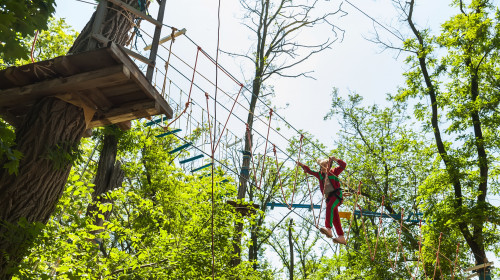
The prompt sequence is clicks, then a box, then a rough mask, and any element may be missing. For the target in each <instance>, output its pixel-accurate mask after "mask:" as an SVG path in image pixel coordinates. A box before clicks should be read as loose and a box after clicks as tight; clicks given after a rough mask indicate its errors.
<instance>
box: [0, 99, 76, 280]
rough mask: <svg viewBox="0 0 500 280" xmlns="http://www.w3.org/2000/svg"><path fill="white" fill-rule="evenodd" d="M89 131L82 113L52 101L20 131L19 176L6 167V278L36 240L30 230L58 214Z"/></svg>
mask: <svg viewBox="0 0 500 280" xmlns="http://www.w3.org/2000/svg"><path fill="white" fill-rule="evenodd" d="M84 131H85V120H84V117H83V111H82V109H80V108H78V107H75V106H73V105H71V104H68V103H66V102H64V101H61V100H59V99H57V98H50V97H49V98H44V99H42V100H40V101H39V102H38V103H37V104H35V105H34V106H33V108H32V110H31V111H30V112H29V114H28V115H27V116H26V118H25V120H24V122H23V124H22V125H21V127H19V128H18V129H17V131H16V140H17V147H16V148H17V149H18V150H19V151H21V152H22V153H23V155H24V157H23V159H22V160H21V162H20V164H19V171H18V174H17V175H9V174H8V172H7V170H6V169H0V205H1V206H0V221H1V224H0V279H10V277H11V274H12V270H13V269H15V268H16V267H17V265H18V264H19V262H20V261H21V259H22V258H23V257H24V255H25V254H26V252H27V249H28V248H29V246H30V244H31V243H32V241H33V240H34V238H35V237H36V235H37V231H36V230H34V229H33V228H31V229H30V228H26V227H33V226H34V224H33V223H42V224H45V223H46V222H47V221H48V219H49V218H50V215H51V214H52V212H53V211H54V209H55V206H56V203H57V201H58V200H59V198H60V197H61V195H62V193H63V190H64V186H65V184H66V180H67V178H68V175H69V171H70V170H71V165H72V162H71V160H70V158H71V155H73V154H74V153H75V152H76V149H77V148H78V144H79V142H80V139H81V137H82V135H83V132H84ZM68 156H69V157H68ZM24 219H25V221H26V222H27V223H25V226H22V225H19V224H18V222H19V221H22V220H24Z"/></svg>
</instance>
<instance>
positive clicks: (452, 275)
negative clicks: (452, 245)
mask: <svg viewBox="0 0 500 280" xmlns="http://www.w3.org/2000/svg"><path fill="white" fill-rule="evenodd" d="M459 249H460V242H458V243H457V255H456V257H455V261H454V262H453V270H452V271H451V280H453V279H455V269H456V268H457V260H458V250H459Z"/></svg>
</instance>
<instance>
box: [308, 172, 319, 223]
mask: <svg viewBox="0 0 500 280" xmlns="http://www.w3.org/2000/svg"><path fill="white" fill-rule="evenodd" d="M306 183H307V189H308V190H309V198H310V199H311V209H312V212H313V218H314V226H315V227H316V228H318V224H319V217H318V222H316V214H314V202H313V198H312V192H311V186H310V185H309V177H306Z"/></svg>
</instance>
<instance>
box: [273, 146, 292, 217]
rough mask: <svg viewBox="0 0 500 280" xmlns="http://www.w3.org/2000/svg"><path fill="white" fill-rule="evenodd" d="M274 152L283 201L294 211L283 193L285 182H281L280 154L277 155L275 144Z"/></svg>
mask: <svg viewBox="0 0 500 280" xmlns="http://www.w3.org/2000/svg"><path fill="white" fill-rule="evenodd" d="M273 152H274V157H275V158H276V172H277V175H278V178H279V180H280V188H281V194H282V195H283V200H284V201H285V204H286V205H288V209H290V210H291V209H292V206H291V205H290V204H288V202H286V197H285V192H284V191H283V181H282V180H281V176H280V170H279V168H280V167H279V164H278V154H276V145H274V144H273Z"/></svg>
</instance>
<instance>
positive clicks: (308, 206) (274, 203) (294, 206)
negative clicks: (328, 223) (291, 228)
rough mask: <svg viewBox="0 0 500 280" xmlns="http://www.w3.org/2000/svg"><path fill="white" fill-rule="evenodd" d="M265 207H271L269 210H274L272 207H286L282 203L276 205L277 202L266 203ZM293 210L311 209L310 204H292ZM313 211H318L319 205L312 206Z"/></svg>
mask: <svg viewBox="0 0 500 280" xmlns="http://www.w3.org/2000/svg"><path fill="white" fill-rule="evenodd" d="M266 206H269V207H271V209H274V207H287V208H288V205H287V204H284V203H278V202H268V203H267V204H266ZM292 207H293V208H305V209H311V204H293V205H292ZM313 208H314V209H319V208H320V205H313Z"/></svg>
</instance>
